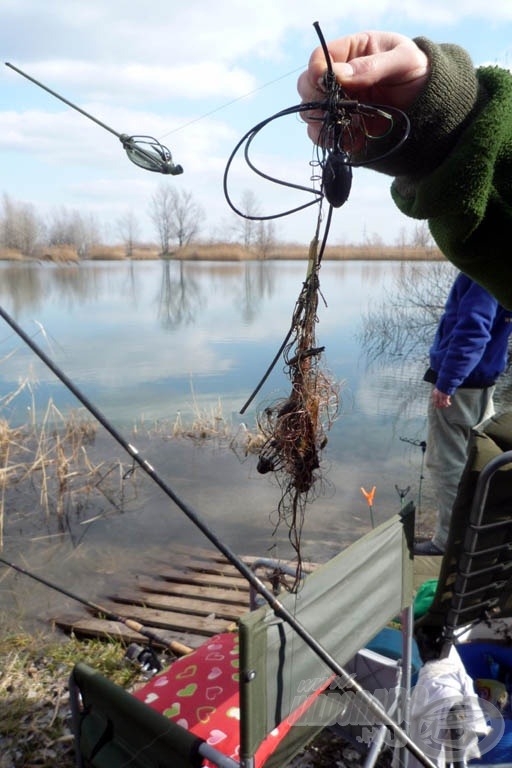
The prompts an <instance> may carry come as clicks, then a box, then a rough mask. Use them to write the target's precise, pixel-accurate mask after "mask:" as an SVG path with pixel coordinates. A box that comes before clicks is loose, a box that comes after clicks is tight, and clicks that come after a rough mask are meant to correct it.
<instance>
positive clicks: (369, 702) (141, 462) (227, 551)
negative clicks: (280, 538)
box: [0, 306, 436, 768]
mask: <svg viewBox="0 0 512 768" xmlns="http://www.w3.org/2000/svg"><path fill="white" fill-rule="evenodd" d="M0 317H2V318H3V319H4V320H5V322H6V323H7V324H8V325H9V326H10V327H11V328H12V329H13V331H14V332H15V333H16V334H17V335H18V336H19V337H20V338H21V339H22V340H23V341H24V342H25V344H27V346H28V347H30V349H31V350H32V351H33V352H34V353H35V354H36V355H37V357H39V359H40V360H42V361H43V363H44V364H45V365H46V366H47V367H48V368H49V369H50V370H51V371H52V373H54V374H55V376H56V377H57V378H58V379H60V381H61V382H62V383H63V384H64V386H65V387H67V389H69V391H70V392H71V393H72V394H73V395H74V396H75V397H76V398H77V399H78V400H79V401H80V402H81V403H82V405H83V406H84V407H85V408H86V409H87V410H88V411H89V413H91V414H92V415H93V416H94V418H95V419H96V420H97V421H98V422H99V423H100V424H101V425H102V427H104V429H105V430H106V431H107V432H108V433H109V434H110V435H111V436H112V437H113V438H114V440H115V441H116V442H117V443H119V445H120V446H121V447H122V448H123V449H124V450H125V451H126V452H127V453H128V455H129V456H131V458H132V459H133V461H134V462H135V463H136V464H137V465H138V466H139V467H140V468H141V469H142V470H143V471H144V472H145V473H146V474H147V475H148V476H149V477H150V478H151V479H152V480H153V481H154V482H155V483H156V484H157V485H158V487H159V488H160V489H161V490H162V491H163V492H164V493H165V495H166V496H168V497H169V498H170V499H171V501H173V502H174V503H175V504H176V506H177V507H178V508H179V509H181V511H182V512H183V513H184V514H185V515H186V516H187V517H188V519H189V520H190V521H191V522H192V523H193V524H194V525H195V526H196V528H198V529H199V530H200V531H201V533H203V534H204V536H205V537H206V538H207V539H209V541H210V542H211V543H212V544H213V545H214V546H215V547H216V548H217V549H218V550H219V551H220V552H221V553H222V554H223V555H224V557H225V558H226V559H227V560H228V561H229V562H230V563H231V564H232V565H233V566H234V567H235V568H236V569H237V571H238V572H239V573H240V574H241V575H242V576H243V577H244V578H245V579H246V580H247V581H248V582H249V584H250V585H251V586H252V587H253V588H254V589H255V590H256V592H257V593H258V594H259V595H261V597H263V599H264V600H265V601H266V602H267V603H268V605H269V606H270V608H272V610H273V611H274V613H275V615H276V616H277V617H278V618H280V619H282V620H283V621H284V622H286V624H288V626H290V627H291V628H292V629H293V630H294V632H295V633H296V634H297V635H298V636H299V637H300V638H301V639H302V640H303V641H304V642H305V643H306V645H307V646H308V647H309V648H310V649H311V650H312V651H313V652H314V653H315V654H316V655H317V656H318V657H319V659H321V660H322V661H323V662H324V663H325V664H326V665H327V666H328V667H329V669H331V670H332V672H334V674H335V675H337V677H338V679H339V680H340V681H341V684H342V686H343V687H344V688H345V689H346V690H348V691H352V692H354V693H355V694H357V696H360V697H361V701H363V702H364V703H365V704H366V706H367V707H368V711H369V712H371V713H372V714H374V715H375V716H376V717H378V718H379V722H381V723H383V724H384V725H386V726H387V727H388V728H389V729H390V730H391V732H392V733H393V734H394V735H395V737H396V738H397V739H399V740H400V742H401V744H403V746H404V747H405V748H406V749H407V750H408V751H409V752H411V753H412V754H413V755H414V756H415V757H416V758H417V759H418V760H419V762H420V763H421V764H422V765H423V766H425V768H436V766H435V764H434V763H433V762H432V761H431V760H429V758H427V757H426V756H425V755H424V753H423V752H422V751H421V749H419V747H418V746H417V745H416V744H415V743H414V742H413V741H412V740H411V739H410V738H409V736H408V735H407V733H406V732H405V731H404V730H403V729H402V728H401V727H400V726H399V725H398V724H397V723H396V722H395V721H394V720H393V719H392V718H391V717H390V716H389V715H388V713H387V712H386V710H385V709H384V708H383V707H382V706H381V704H379V702H378V701H377V700H376V699H375V698H374V697H372V696H370V695H369V694H368V693H367V692H366V691H365V690H364V688H363V687H362V686H361V685H359V683H358V682H357V681H356V680H354V679H353V677H352V675H351V674H349V673H348V672H347V671H346V670H345V669H344V668H343V667H342V666H341V665H340V664H338V662H337V661H336V659H335V658H334V657H333V656H332V655H331V654H330V653H329V651H327V650H326V649H325V648H324V646H323V645H321V643H319V642H318V641H317V640H316V639H315V638H314V637H313V635H311V633H310V632H308V630H307V629H306V628H305V627H304V625H303V624H302V623H301V622H300V621H298V620H297V619H296V618H295V616H294V615H293V614H292V613H290V611H289V610H288V609H287V608H285V606H284V605H283V604H282V603H281V602H280V601H279V600H278V598H277V596H276V595H274V593H273V592H272V591H271V590H270V589H268V588H267V587H266V586H265V584H264V583H263V582H262V581H261V580H260V579H259V578H258V577H257V576H256V574H255V573H254V572H253V571H252V570H251V568H250V567H249V566H248V565H246V563H244V561H243V560H242V559H241V558H240V557H238V555H236V554H235V552H233V551H232V550H231V548H230V547H228V546H227V545H226V544H225V543H224V542H223V541H221V539H219V537H218V536H217V535H216V533H215V531H213V529H212V528H210V527H209V526H208V525H207V523H206V522H205V521H204V520H203V518H202V517H201V516H200V515H199V514H198V513H197V512H196V511H195V510H194V509H192V507H190V506H189V505H188V504H186V503H185V501H183V500H182V499H181V498H180V497H179V496H178V495H177V494H176V493H175V492H174V491H173V489H172V488H171V487H170V486H169V485H168V484H167V483H166V482H165V480H164V479H163V478H162V477H160V475H159V474H158V473H157V472H156V471H155V469H154V467H153V466H152V465H151V464H150V463H149V462H148V461H147V460H146V459H144V458H143V457H142V456H141V455H140V454H139V451H138V450H137V448H136V447H135V446H134V445H132V444H131V443H129V442H128V441H127V440H126V439H125V438H124V437H123V436H122V435H121V433H120V432H119V431H118V430H117V429H116V428H115V427H114V425H113V424H112V423H111V422H110V421H108V420H107V418H106V417H105V416H104V415H103V414H102V413H101V411H100V410H99V409H98V408H97V407H96V406H95V405H94V404H93V403H91V401H90V400H89V399H88V398H87V397H86V395H84V394H83V393H82V392H81V391H80V389H79V388H78V387H77V386H76V385H75V384H74V383H73V382H72V381H71V379H70V378H69V377H68V376H67V375H66V374H65V373H64V371H62V370H61V369H60V368H59V367H58V366H57V365H56V364H55V363H54V362H53V360H52V359H51V358H50V357H48V355H47V354H46V353H45V352H44V351H43V350H42V349H41V348H40V347H39V346H38V344H37V343H36V342H35V341H34V340H33V339H32V338H31V337H30V336H29V335H28V334H27V333H25V331H24V330H23V329H22V328H21V326H20V325H19V324H18V323H17V322H16V321H15V320H14V318H12V317H11V316H10V315H9V313H8V312H6V311H5V309H4V308H3V307H1V306H0Z"/></svg>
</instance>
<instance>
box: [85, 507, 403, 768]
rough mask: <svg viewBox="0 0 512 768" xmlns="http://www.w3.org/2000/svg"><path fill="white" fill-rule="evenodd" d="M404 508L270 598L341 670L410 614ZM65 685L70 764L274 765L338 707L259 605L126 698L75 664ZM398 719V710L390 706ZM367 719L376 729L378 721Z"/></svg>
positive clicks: (99, 767) (318, 668) (324, 675)
mask: <svg viewBox="0 0 512 768" xmlns="http://www.w3.org/2000/svg"><path fill="white" fill-rule="evenodd" d="M411 507H412V505H410V506H409V507H408V508H407V509H406V510H404V511H403V513H402V515H395V516H394V517H392V518H391V519H390V520H388V521H387V522H385V523H383V524H382V525H380V526H378V527H377V528H376V529H374V530H373V531H371V532H370V533H369V534H367V535H366V536H364V537H362V538H361V539H359V540H358V541H356V542H355V543H354V544H352V545H351V546H350V547H348V548H347V549H346V550H344V551H343V552H341V553H340V554H339V555H338V556H336V557H335V558H333V559H332V560H330V561H329V562H328V563H326V564H325V565H322V566H321V567H319V568H318V569H317V570H315V571H314V572H313V573H311V574H309V575H308V576H306V578H305V580H304V582H303V584H302V585H301V588H300V589H299V591H298V592H297V593H296V594H292V593H287V594H286V595H285V596H284V597H283V598H282V600H281V603H282V604H283V605H284V606H285V607H286V608H287V610H289V611H290V612H291V613H293V615H294V616H295V617H296V618H297V620H299V621H300V622H301V623H302V625H303V626H304V627H305V629H306V630H307V632H308V633H310V635H311V636H312V637H313V638H318V639H319V640H320V641H321V644H322V647H323V648H325V649H326V650H327V651H328V652H329V653H330V654H331V655H332V656H333V657H334V658H335V659H336V660H337V662H338V663H339V664H340V665H343V664H345V663H347V662H349V660H351V659H353V658H354V657H355V656H356V655H357V653H358V651H359V650H360V649H361V648H362V647H363V646H364V645H365V644H367V643H368V642H369V641H371V640H372V638H374V637H375V636H376V635H377V634H378V633H379V632H380V631H381V630H382V628H383V627H385V625H386V624H387V623H388V622H389V621H390V620H391V619H393V618H395V617H396V616H397V615H399V614H400V613H401V612H404V611H407V610H409V609H408V606H410V605H411V603H412V558H411V555H410V545H411V541H412V536H413V528H414V515H413V513H412V512H413V509H412V510H411ZM406 623H407V622H406ZM410 639H411V638H410V634H409V637H408V638H406V641H405V643H404V648H405V655H406V656H407V654H408V650H407V649H408V647H409V645H408V644H409V643H410ZM208 665H209V666H208ZM400 665H401V662H396V667H399V666H400ZM405 668H406V669H410V663H409V661H408V660H405ZM405 678H406V679H407V674H406V675H405ZM402 685H403V681H402ZM327 689H329V694H330V697H331V701H330V702H329V706H326V702H327V701H328V698H327V697H326V696H325V695H324V693H323V692H324V691H326V690H327ZM70 691H71V700H72V703H73V729H74V736H75V746H76V755H77V765H78V766H79V767H80V768H82V767H84V766H94V768H107V766H108V768H121V766H126V765H130V766H131V768H137V766H140V767H141V768H143V767H144V768H152V767H155V768H156V766H159V768H162V766H171V765H172V766H173V767H176V766H177V767H178V768H181V766H197V765H201V764H205V765H215V766H221V767H222V768H224V767H225V766H228V767H229V768H235V767H236V766H244V768H253V767H256V768H259V766H263V765H265V768H272V767H273V766H284V765H286V764H287V763H288V762H289V760H291V758H292V757H293V755H295V754H296V753H297V752H298V751H300V750H301V749H302V748H303V747H304V746H305V745H306V744H307V743H308V742H309V741H310V740H311V739H312V737H313V735H314V734H316V733H318V732H319V731H320V730H321V729H323V728H325V727H326V726H330V725H332V724H333V723H334V722H336V719H337V718H339V715H340V714H343V713H344V712H346V707H347V698H346V697H344V691H343V687H342V686H341V683H340V681H339V680H337V679H335V676H334V674H333V672H332V670H331V669H329V667H328V666H327V664H326V663H325V662H324V661H323V660H322V659H321V658H319V656H318V655H317V653H316V652H315V650H314V649H313V648H312V647H310V646H309V645H308V644H306V643H305V642H304V640H303V639H302V638H301V637H299V636H298V635H297V634H296V632H295V631H294V629H293V628H292V627H291V626H290V625H289V624H288V623H286V622H285V621H283V620H282V619H280V618H279V617H278V616H276V614H275V612H274V610H272V609H271V608H269V607H268V606H266V605H265V606H262V607H260V608H258V609H256V610H254V611H250V612H248V613H247V614H246V615H244V616H243V617H242V618H241V619H240V621H239V628H238V633H236V632H235V633H224V634H223V635H220V636H217V637H215V638H210V639H209V640H208V641H207V642H206V643H205V644H204V645H203V646H201V647H200V648H199V649H197V651H195V652H194V653H192V654H190V655H188V656H186V657H182V658H180V659H178V660H176V661H175V662H174V663H173V664H172V665H171V667H170V668H169V669H168V670H165V671H164V672H162V673H160V674H159V675H156V676H155V677H154V678H153V679H152V680H151V681H150V682H149V683H147V684H146V685H145V686H144V687H143V688H141V689H139V690H138V691H136V692H135V694H134V695H132V694H130V693H128V692H126V691H125V690H124V689H122V688H120V687H119V686H116V685H114V684H112V683H111V682H109V681H108V680H105V678H104V677H103V676H101V675H100V674H98V673H97V672H94V671H93V670H91V669H90V668H89V667H87V666H86V665H84V664H81V663H79V664H77V665H76V666H75V668H74V669H73V672H72V674H71V677H70ZM333 695H337V705H336V706H334V708H333V706H332V696H333ZM397 716H398V717H399V718H402V717H403V712H402V710H401V709H399V710H398V711H397ZM219 718H220V719H219ZM399 722H400V719H399ZM375 726H376V728H377V729H378V728H379V727H380V726H381V723H380V722H378V718H377V723H376V724H375ZM372 759H373V758H372ZM372 764H373V763H372Z"/></svg>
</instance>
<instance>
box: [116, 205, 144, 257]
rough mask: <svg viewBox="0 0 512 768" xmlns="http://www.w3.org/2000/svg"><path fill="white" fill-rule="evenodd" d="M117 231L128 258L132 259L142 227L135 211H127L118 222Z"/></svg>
mask: <svg viewBox="0 0 512 768" xmlns="http://www.w3.org/2000/svg"><path fill="white" fill-rule="evenodd" d="M117 231H118V232H119V236H120V237H121V239H122V241H123V245H124V247H125V252H126V256H127V257H128V258H129V259H131V257H132V255H133V249H134V248H135V245H136V244H137V240H138V239H139V236H140V226H139V221H138V219H137V217H136V216H135V214H134V212H133V211H127V212H126V213H125V214H124V216H121V217H120V218H119V219H118V221H117Z"/></svg>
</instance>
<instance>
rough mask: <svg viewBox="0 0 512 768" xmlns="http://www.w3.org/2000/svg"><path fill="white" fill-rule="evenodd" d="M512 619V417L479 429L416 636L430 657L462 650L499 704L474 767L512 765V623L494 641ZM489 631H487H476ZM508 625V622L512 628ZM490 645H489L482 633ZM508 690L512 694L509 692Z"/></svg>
mask: <svg viewBox="0 0 512 768" xmlns="http://www.w3.org/2000/svg"><path fill="white" fill-rule="evenodd" d="M510 617H512V412H511V411H509V412H505V413H502V414H500V415H498V416H495V417H494V418H492V419H491V420H490V421H489V422H486V424H484V425H483V427H482V428H481V429H479V430H474V431H473V434H472V437H471V442H470V450H469V454H468V461H467V463H466V467H465V469H464V473H463V475H462V478H461V482H460V484H459V488H458V492H457V498H456V500H455V503H454V507H453V511H452V519H451V524H450V531H449V536H448V542H447V548H446V554H445V556H444V558H443V561H442V565H441V570H440V574H439V581H438V585H437V590H436V593H435V595H434V600H433V603H432V605H431V607H430V609H429V610H428V612H427V613H426V614H425V615H424V616H423V617H421V619H419V620H418V621H417V622H416V627H415V634H416V637H417V639H418V642H419V645H420V648H422V649H423V653H424V655H425V657H427V656H429V657H430V658H432V659H433V660H434V661H435V660H436V659H438V658H440V659H443V658H447V656H448V654H449V652H450V648H451V647H452V646H455V647H456V649H457V652H458V654H459V656H460V658H461V659H462V661H463V663H464V666H465V668H466V670H467V672H468V673H469V675H470V677H471V678H472V679H473V680H474V681H475V686H476V689H477V690H478V691H484V690H485V691H486V695H487V696H489V697H490V699H491V700H492V699H493V698H494V700H495V701H494V703H496V702H497V701H498V697H497V696H496V695H493V694H492V692H493V691H498V692H499V693H500V694H501V695H502V697H503V701H505V697H506V696H507V695H508V704H506V705H505V706H504V708H503V711H502V712H501V713H500V712H499V711H498V710H497V709H496V708H494V710H493V709H491V711H490V715H492V714H493V713H494V715H496V716H495V717H490V719H489V724H490V726H491V731H490V733H489V734H488V735H486V736H485V737H484V739H483V740H482V741H481V746H482V752H483V754H482V757H481V758H479V759H477V760H474V761H472V763H471V764H473V763H474V764H475V765H480V766H488V767H490V766H500V767H501V768H503V767H504V766H509V767H510V768H512V708H511V706H510V700H511V699H512V647H511V639H512V638H511V635H510V631H512V624H509V631H508V632H505V633H504V636H503V637H502V638H501V639H500V638H499V637H496V636H495V637H492V628H493V626H494V625H495V623H496V622H497V621H503V622H505V621H506V620H507V619H510ZM482 625H483V626H484V627H486V632H485V633H480V638H479V639H476V636H477V633H476V632H475V631H474V630H475V627H478V626H480V627H481V626H482ZM504 626H505V627H506V626H507V625H506V624H504ZM485 634H487V640H485V641H484V642H481V640H482V635H484V636H485ZM506 689H508V690H506Z"/></svg>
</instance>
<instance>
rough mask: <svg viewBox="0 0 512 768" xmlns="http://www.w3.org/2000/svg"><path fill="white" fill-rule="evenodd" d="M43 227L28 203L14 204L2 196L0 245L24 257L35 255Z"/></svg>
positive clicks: (6, 196) (5, 196)
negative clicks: (16, 251)
mask: <svg viewBox="0 0 512 768" xmlns="http://www.w3.org/2000/svg"><path fill="white" fill-rule="evenodd" d="M43 232H44V226H43V224H42V222H41V221H40V220H39V218H38V217H37V215H36V213H35V211H34V208H33V206H32V205H30V204H29V203H20V202H14V201H13V200H11V199H10V198H9V197H8V195H5V194H4V196H3V200H2V211H1V213H0V243H1V245H2V246H3V247H4V248H13V249H15V250H18V251H20V253H22V254H23V255H24V256H34V255H36V253H37V251H38V248H39V246H40V244H41V240H42V236H43Z"/></svg>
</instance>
